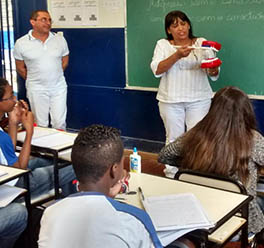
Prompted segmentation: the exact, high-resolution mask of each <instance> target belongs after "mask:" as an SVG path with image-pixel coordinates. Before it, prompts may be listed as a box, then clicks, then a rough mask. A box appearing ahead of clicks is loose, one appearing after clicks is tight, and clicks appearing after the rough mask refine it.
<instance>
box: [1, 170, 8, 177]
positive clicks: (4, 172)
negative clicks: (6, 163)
mask: <svg viewBox="0 0 264 248" xmlns="http://www.w3.org/2000/svg"><path fill="white" fill-rule="evenodd" d="M7 174H8V173H7V172H6V171H3V170H0V177H2V176H4V175H7Z"/></svg>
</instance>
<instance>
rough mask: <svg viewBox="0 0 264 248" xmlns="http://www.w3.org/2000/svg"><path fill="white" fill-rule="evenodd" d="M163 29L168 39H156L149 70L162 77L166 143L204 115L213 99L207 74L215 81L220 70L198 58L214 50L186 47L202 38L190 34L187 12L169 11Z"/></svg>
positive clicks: (161, 105)
mask: <svg viewBox="0 0 264 248" xmlns="http://www.w3.org/2000/svg"><path fill="white" fill-rule="evenodd" d="M165 32H166V35H167V39H161V40H159V41H158V42H157V45H156V48H155V51H154V55H153V59H152V62H151V69H152V71H153V73H154V75H155V76H156V77H160V78H161V79H160V85H159V89H158V94H157V99H158V101H159V111H160V116H161V118H162V120H163V123H164V126H165V130H166V144H169V143H170V142H172V141H174V140H175V139H176V138H177V137H179V136H180V135H182V134H183V133H184V132H185V130H186V128H187V130H189V129H191V128H192V127H193V126H195V125H196V123H197V122H199V121H200V120H201V119H202V118H203V117H204V116H205V115H206V114H207V112H208V110H209V107H210V104H211V98H212V89H211V87H210V84H209V80H208V75H209V76H210V77H211V78H212V80H216V79H217V77H218V74H219V69H218V68H217V67H216V68H211V69H208V70H205V69H201V67H200V66H201V61H202V60H203V59H206V58H210V57H214V53H213V51H210V50H201V49H193V48H190V47H189V46H195V47H201V46H202V42H203V41H205V39H204V38H196V37H195V36H194V35H193V33H192V25H191V22H190V20H189V18H188V17H187V16H186V14H184V13H183V12H181V11H172V12H170V13H168V14H167V16H166V17H165ZM175 46H177V47H178V48H175ZM168 168H169V167H168ZM167 171H169V170H167ZM165 174H166V172H165ZM168 176H169V174H168Z"/></svg>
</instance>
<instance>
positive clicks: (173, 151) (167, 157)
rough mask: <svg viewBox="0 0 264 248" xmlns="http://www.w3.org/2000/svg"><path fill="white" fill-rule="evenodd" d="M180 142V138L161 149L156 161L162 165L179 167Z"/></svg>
mask: <svg viewBox="0 0 264 248" xmlns="http://www.w3.org/2000/svg"><path fill="white" fill-rule="evenodd" d="M181 140H182V138H181V137H179V138H177V139H176V140H175V141H174V142H172V143H170V144H168V145H166V146H165V147H163V148H162V149H161V151H160V153H159V157H158V161H159V162H160V163H163V164H169V165H172V166H179V160H180V154H181Z"/></svg>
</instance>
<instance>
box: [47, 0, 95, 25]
mask: <svg viewBox="0 0 264 248" xmlns="http://www.w3.org/2000/svg"><path fill="white" fill-rule="evenodd" d="M49 10H50V12H51V15H52V19H53V25H54V26H82V25H88V26H89V25H98V18H99V17H98V0H52V1H50V5H49Z"/></svg>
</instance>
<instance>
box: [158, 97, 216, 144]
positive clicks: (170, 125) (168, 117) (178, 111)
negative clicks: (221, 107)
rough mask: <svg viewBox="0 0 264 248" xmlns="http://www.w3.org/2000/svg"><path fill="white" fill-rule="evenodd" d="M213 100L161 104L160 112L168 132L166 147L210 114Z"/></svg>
mask: <svg viewBox="0 0 264 248" xmlns="http://www.w3.org/2000/svg"><path fill="white" fill-rule="evenodd" d="M210 105H211V99H206V100H202V101H196V102H180V103H164V102H159V112H160V116H161V119H162V120H163V123H164V127H165V131H166V145H167V144H169V143H171V142H173V141H174V140H176V138H178V137H179V136H181V135H182V134H183V133H184V132H185V131H186V130H187V131H188V130H189V129H191V128H192V127H194V126H195V125H196V124H197V123H198V122H199V121H200V120H202V119H203V118H204V116H205V115H206V114H207V113H208V111H209V108H210Z"/></svg>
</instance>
